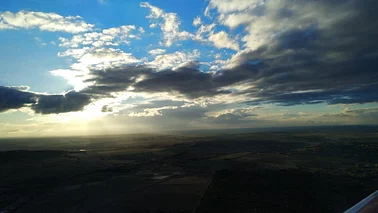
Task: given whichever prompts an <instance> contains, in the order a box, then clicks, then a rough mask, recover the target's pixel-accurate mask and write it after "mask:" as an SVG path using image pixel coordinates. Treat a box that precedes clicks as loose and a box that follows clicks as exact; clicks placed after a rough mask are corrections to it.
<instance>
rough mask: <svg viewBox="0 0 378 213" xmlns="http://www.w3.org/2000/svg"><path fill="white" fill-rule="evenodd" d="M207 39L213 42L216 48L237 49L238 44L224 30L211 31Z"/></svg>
mask: <svg viewBox="0 0 378 213" xmlns="http://www.w3.org/2000/svg"><path fill="white" fill-rule="evenodd" d="M209 40H210V41H211V42H213V43H214V46H215V47H216V48H229V49H233V50H236V51H237V50H239V44H238V43H237V42H236V41H234V40H233V39H231V38H230V37H229V35H228V34H227V33H226V32H225V31H220V32H219V33H215V34H213V33H211V34H210V36H209Z"/></svg>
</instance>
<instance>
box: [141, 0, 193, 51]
mask: <svg viewBox="0 0 378 213" xmlns="http://www.w3.org/2000/svg"><path fill="white" fill-rule="evenodd" d="M140 6H141V7H144V8H149V9H150V11H151V13H150V15H148V16H147V18H149V19H151V20H154V21H157V20H162V22H161V23H160V24H159V25H160V29H161V31H162V32H163V39H164V42H163V44H164V45H165V46H167V47H170V46H172V44H173V42H174V41H176V40H187V39H190V38H192V37H194V36H193V34H191V33H189V32H187V31H181V30H180V24H181V21H180V19H179V18H178V16H177V14H176V13H166V12H164V11H163V10H162V9H160V8H158V7H155V6H153V5H151V4H149V3H147V2H143V3H141V4H140ZM155 26H156V23H152V24H151V25H150V27H151V28H153V27H155Z"/></svg>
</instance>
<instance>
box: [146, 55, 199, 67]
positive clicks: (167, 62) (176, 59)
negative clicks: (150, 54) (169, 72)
mask: <svg viewBox="0 0 378 213" xmlns="http://www.w3.org/2000/svg"><path fill="white" fill-rule="evenodd" d="M199 56H200V52H199V51H198V50H193V51H192V52H179V51H177V52H174V53H168V54H163V55H158V56H156V58H155V59H154V60H153V61H151V62H149V65H152V66H153V67H156V68H158V69H160V70H163V69H167V68H174V67H176V66H179V65H181V64H182V63H185V62H188V61H191V60H195V59H197V58H199Z"/></svg>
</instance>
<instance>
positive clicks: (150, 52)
mask: <svg viewBox="0 0 378 213" xmlns="http://www.w3.org/2000/svg"><path fill="white" fill-rule="evenodd" d="M165 51H166V50H164V49H153V50H150V51H148V53H149V54H151V55H161V54H164V53H165Z"/></svg>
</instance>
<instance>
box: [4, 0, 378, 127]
mask: <svg viewBox="0 0 378 213" xmlns="http://www.w3.org/2000/svg"><path fill="white" fill-rule="evenodd" d="M243 2H246V1H236V0H234V1H231V0H228V1H213V0H212V1H210V6H209V8H210V9H209V11H210V12H214V13H215V10H216V11H217V12H218V13H220V14H218V15H219V17H218V18H216V20H218V21H219V24H225V25H227V26H228V27H231V28H234V27H238V26H243V27H244V29H243V30H245V31H243V34H242V36H243V39H242V41H243V42H244V44H243V45H241V44H240V45H239V43H238V42H236V41H233V40H231V36H230V35H231V34H230V35H229V33H227V32H228V31H226V30H227V29H224V30H222V31H220V32H217V33H215V28H216V24H214V23H213V24H211V25H201V26H200V27H199V28H198V31H197V33H196V38H197V37H198V38H200V39H199V40H201V41H203V40H206V38H209V40H210V41H212V42H213V43H214V45H215V46H216V47H218V48H231V49H234V50H239V49H242V50H239V51H238V52H237V53H236V54H234V55H233V56H232V57H231V58H230V59H228V60H218V61H217V60H216V61H210V62H209V63H208V64H209V65H213V66H215V67H214V69H212V70H211V71H204V70H202V69H201V67H200V66H199V65H200V64H201V62H199V61H198V60H200V54H199V51H197V50H195V51H186V52H183V51H176V52H172V53H166V54H164V53H163V51H162V50H161V49H156V50H151V51H150V54H155V53H161V55H157V56H156V57H155V58H154V59H153V60H152V61H149V62H148V61H146V59H137V58H135V57H134V56H132V55H131V54H129V53H125V52H123V51H122V50H121V49H115V48H110V47H107V46H100V47H96V46H94V45H93V42H94V40H95V39H92V38H100V37H101V36H104V34H107V35H119V34H122V33H121V32H122V29H121V28H111V29H107V30H103V31H101V32H91V33H88V34H87V35H86V36H82V37H80V36H78V37H75V36H74V37H73V39H71V40H69V42H70V43H68V44H67V46H68V47H70V49H69V50H67V51H66V52H62V53H60V56H69V57H72V58H74V59H75V60H76V62H77V63H76V64H74V66H73V67H72V72H70V71H66V70H59V71H55V72H54V73H55V74H56V75H60V76H63V77H65V78H66V79H68V80H71V81H72V82H73V83H74V84H79V83H82V84H83V85H85V86H83V87H81V88H80V89H78V88H75V89H77V92H78V93H79V94H80V95H83V97H81V96H80V97H81V98H82V99H83V100H84V102H82V103H78V102H77V103H76V102H75V101H71V100H76V99H75V98H74V97H77V96H79V94H77V96H72V97H71V95H73V94H70V95H68V96H67V94H66V95H62V96H59V98H57V97H55V98H54V97H51V98H48V97H44V98H42V100H43V99H45V101H46V102H48V103H53V105H58V103H59V102H60V103H70V104H71V103H75V104H77V107H76V108H75V107H72V108H70V107H68V106H67V107H64V110H63V111H68V110H79V109H81V108H82V106H83V105H85V104H88V101H87V100H88V99H86V98H84V96H87V97H89V99H90V100H92V99H95V100H98V99H101V98H105V97H106V98H110V97H117V95H118V94H120V93H125V92H130V93H132V94H139V95H141V96H144V97H145V96H158V97H164V98H172V99H175V100H181V101H186V102H188V103H194V104H195V105H196V106H197V107H198V105H200V104H199V103H201V104H202V103H203V104H204V105H205V106H206V105H209V103H210V104H215V103H216V104H219V103H224V102H227V103H229V104H230V103H234V104H244V105H245V104H249V105H260V104H275V105H281V106H293V105H301V104H319V103H323V104H329V105H334V104H364V103H373V102H378V96H377V92H376V91H378V75H377V71H376V67H378V60H377V57H378V55H377V54H376V52H377V51H376V50H377V48H378V42H376V39H375V38H376V35H377V34H378V30H377V29H378V28H377V26H378V23H377V22H376V21H375V20H377V19H378V14H377V13H375V12H374V9H375V8H377V7H378V4H377V3H376V2H375V1H372V0H371V1H364V2H363V3H362V2H361V1H357V0H351V1H348V2H345V1H342V0H335V1H326V0H319V1H311V2H309V1H299V0H282V1H264V3H261V1H253V2H255V3H253V2H250V1H248V2H249V4H245V3H243ZM237 3H239V4H237ZM226 4H228V5H229V7H225V6H224V5H226ZM251 5H252V6H251ZM335 5H338V7H335ZM141 6H142V7H147V8H149V9H150V11H151V13H150V15H149V16H148V18H151V19H154V20H155V19H159V20H160V19H161V20H162V22H161V23H160V27H161V28H162V30H163V33H168V34H170V33H173V34H175V33H179V32H183V31H180V30H179V28H176V26H179V25H178V24H177V23H178V22H179V20H178V19H177V15H176V14H170V15H168V13H165V12H164V11H163V10H161V9H160V8H157V7H154V6H152V5H150V4H148V3H142V4H141ZM213 9H214V10H213ZM245 14H251V15H250V17H249V18H245V17H247V16H245ZM227 20H228V21H227ZM155 21H156V20H155ZM170 24H173V25H175V26H174V27H172V26H170ZM217 24H218V23H217ZM345 26H353V27H348V28H346V27H345ZM170 27H172V28H170ZM132 28H133V29H132ZM223 28H224V27H223ZM223 28H222V29H223ZM135 29H136V28H135V27H131V28H128V30H135ZM129 32H130V31H127V33H125V35H126V36H127V37H128V35H129ZM96 33H99V34H98V35H97V34H96ZM110 38H113V37H112V36H110V37H109V41H110V40H111V39H110ZM165 38H167V39H168V37H165ZM173 38H174V39H173ZM169 39H171V41H173V40H175V39H176V40H177V39H179V38H178V37H169ZM76 41H77V44H78V46H79V47H77V48H75V47H74V45H75V44H76V43H75V42H76ZM103 41H105V40H104V39H103ZM62 42H63V43H64V41H62ZM86 42H88V43H86ZM111 42H114V40H111ZM83 46H84V47H83ZM243 48H244V49H243ZM214 55H215V54H214ZM216 64H221V65H222V68H219V67H220V66H219V67H218V66H216ZM83 67H84V68H85V69H84V68H83ZM74 68H75V69H74ZM82 68H83V69H82ZM74 80H75V81H76V80H77V81H78V82H75V81H74ZM3 90H4V91H7V94H10V93H14V94H17V95H16V96H17V97H20V98H16V99H14V98H13V96H4V97H7V98H5V99H4V101H3V105H2V109H3V110H7V109H15V108H19V107H23V106H27V105H33V106H34V107H33V109H34V110H40V112H46V113H50V112H51V113H56V112H59V110H55V111H54V109H58V108H52V109H50V111H49V109H46V110H42V109H39V108H38V107H37V106H36V105H37V104H38V103H39V101H38V103H37V102H36V100H35V99H33V98H34V97H37V99H41V97H42V96H41V95H38V94H34V93H31V92H22V91H20V90H16V89H11V88H6V89H4V88H3ZM4 103H6V104H4ZM41 103H43V102H41ZM70 104H69V105H70ZM45 105H46V106H48V104H45ZM63 106H65V105H64V104H63ZM167 106H168V105H164V106H159V107H153V109H149V108H148V109H147V108H146V109H143V110H141V111H138V112H135V113H145V115H158V114H159V113H160V114H162V115H165V113H173V112H179V111H180V110H183V109H181V108H182V107H178V108H175V109H173V108H164V109H163V108H162V107H167ZM41 107H42V105H41ZM42 108H43V107H42ZM238 108H240V107H239V106H238ZM145 110H146V111H145ZM201 110H202V109H201ZM201 112H202V111H201ZM223 114H224V115H223V116H222V115H217V117H219V116H221V117H220V119H223V120H227V119H231V120H240V119H244V118H245V117H248V116H250V117H252V118H251V119H252V120H254V118H255V117H256V116H255V117H253V116H254V113H250V115H247V114H245V113H244V114H243V113H242V112H241V111H228V112H225V113H223ZM140 115H142V114H140ZM213 117H214V116H213ZM257 117H259V116H257ZM214 118H215V117H214Z"/></svg>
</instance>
